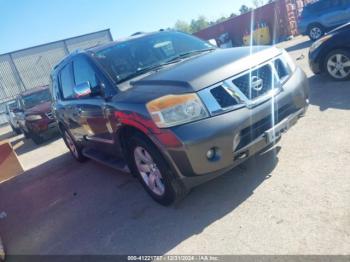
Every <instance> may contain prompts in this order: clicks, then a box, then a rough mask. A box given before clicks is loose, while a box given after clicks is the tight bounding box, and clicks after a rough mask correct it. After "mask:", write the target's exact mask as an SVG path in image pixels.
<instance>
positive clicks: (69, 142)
mask: <svg viewBox="0 0 350 262" xmlns="http://www.w3.org/2000/svg"><path fill="white" fill-rule="evenodd" d="M64 136H65V138H66V141H67V145H68V148H69V150H70V151H71V152H72V154H73V156H74V157H75V158H79V153H78V149H77V147H76V146H75V143H74V141H73V139H72V138H71V137H70V135H69V134H68V132H67V131H65V132H64Z"/></svg>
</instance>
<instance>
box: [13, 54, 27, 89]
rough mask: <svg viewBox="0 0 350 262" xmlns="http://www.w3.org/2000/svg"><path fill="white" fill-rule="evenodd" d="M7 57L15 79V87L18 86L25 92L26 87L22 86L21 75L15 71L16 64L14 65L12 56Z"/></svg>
mask: <svg viewBox="0 0 350 262" xmlns="http://www.w3.org/2000/svg"><path fill="white" fill-rule="evenodd" d="M9 57H10V66H11V69H12V70H13V71H14V76H15V78H16V82H17V85H18V86H23V88H24V91H25V90H27V87H26V85H25V84H24V82H23V79H22V77H21V75H20V74H19V71H18V69H17V67H16V64H15V62H14V61H13V57H12V54H9Z"/></svg>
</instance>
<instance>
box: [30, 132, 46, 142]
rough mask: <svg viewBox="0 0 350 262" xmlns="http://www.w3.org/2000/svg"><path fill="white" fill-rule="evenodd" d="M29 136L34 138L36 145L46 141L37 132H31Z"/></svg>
mask: <svg viewBox="0 0 350 262" xmlns="http://www.w3.org/2000/svg"><path fill="white" fill-rule="evenodd" d="M29 137H30V138H31V139H32V140H33V142H34V144H36V145H40V144H42V143H43V142H44V139H43V138H42V137H41V136H40V135H38V134H36V133H32V132H31V133H29Z"/></svg>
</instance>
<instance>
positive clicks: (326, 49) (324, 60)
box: [309, 23, 350, 80]
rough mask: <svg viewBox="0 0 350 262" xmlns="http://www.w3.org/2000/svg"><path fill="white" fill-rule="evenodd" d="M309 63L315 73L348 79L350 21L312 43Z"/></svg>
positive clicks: (349, 69) (349, 74)
mask: <svg viewBox="0 0 350 262" xmlns="http://www.w3.org/2000/svg"><path fill="white" fill-rule="evenodd" d="M309 64H310V67H311V70H312V71H313V72H314V73H315V74H320V73H323V72H326V73H327V74H328V75H329V76H330V77H332V78H333V79H335V80H347V79H350V23H348V24H346V25H343V26H341V27H339V28H336V29H334V30H333V31H331V32H329V33H328V34H326V35H325V36H324V37H322V38H321V39H319V40H318V41H316V42H315V43H313V45H312V46H311V47H310V51H309Z"/></svg>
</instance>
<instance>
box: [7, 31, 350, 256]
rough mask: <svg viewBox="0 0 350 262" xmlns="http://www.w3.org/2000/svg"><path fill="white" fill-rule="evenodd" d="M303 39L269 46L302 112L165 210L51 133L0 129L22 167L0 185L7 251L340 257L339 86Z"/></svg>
mask: <svg viewBox="0 0 350 262" xmlns="http://www.w3.org/2000/svg"><path fill="white" fill-rule="evenodd" d="M309 45H310V42H309V41H307V39H306V38H303V37H298V38H295V39H293V40H291V41H288V42H285V43H282V44H280V46H282V47H285V48H286V49H287V51H288V52H290V54H291V55H292V56H293V57H294V58H295V59H296V61H297V63H298V64H299V65H300V66H301V67H302V68H303V69H304V71H305V72H306V73H307V76H308V78H309V81H310V88H311V97H310V103H311V104H310V107H309V110H308V112H307V115H306V117H304V118H302V119H300V121H299V122H298V124H297V125H296V126H294V127H293V128H292V129H291V130H290V131H289V132H288V133H287V134H285V135H284V136H283V137H282V139H281V141H280V142H279V143H278V144H277V145H276V147H275V148H273V149H271V150H269V151H267V152H265V153H263V154H261V155H258V156H256V157H254V158H252V159H250V160H249V161H248V162H246V163H245V164H244V165H242V166H239V167H238V168H235V169H234V170H232V171H231V172H229V173H228V174H226V175H224V176H222V177H220V178H218V179H216V180H213V181H210V182H209V183H206V184H204V185H202V186H200V187H198V188H196V189H194V190H193V192H191V194H189V195H188V196H187V198H186V199H184V200H183V201H182V202H181V203H180V204H179V205H178V206H176V207H171V208H164V207H162V206H159V205H158V204H156V203H155V202H154V201H152V200H151V199H150V198H149V197H148V196H147V194H146V193H145V192H144V190H143V189H142V187H141V185H140V184H139V183H138V182H137V180H136V179H134V178H133V177H132V176H131V175H128V174H123V173H118V172H116V171H114V170H112V169H110V168H108V167H104V166H102V165H100V164H98V163H95V162H93V161H88V162H87V163H84V164H80V163H77V162H76V161H74V160H73V159H72V158H71V156H70V155H69V153H68V151H67V149H66V147H65V146H64V144H63V141H62V139H53V140H51V141H49V142H47V143H46V144H44V145H43V146H41V147H37V146H35V145H34V144H32V142H31V141H29V140H25V139H24V138H23V137H22V136H16V137H11V136H12V133H10V132H9V129H8V128H1V130H0V139H5V138H9V140H10V141H11V143H12V145H13V146H14V148H15V151H16V152H17V154H18V156H19V159H20V162H21V163H22V165H23V167H24V169H25V170H26V171H25V173H24V174H23V175H21V176H19V177H17V178H15V179H11V180H9V181H7V182H4V183H2V184H0V214H2V216H0V235H1V237H2V239H3V242H4V245H5V247H6V250H7V253H9V254H135V253H137V254H217V255H219V254H350V85H349V84H350V83H349V82H334V81H332V80H330V79H328V78H326V77H324V76H315V75H313V74H312V73H311V71H310V70H309V68H308V64H307V51H308V47H309Z"/></svg>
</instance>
